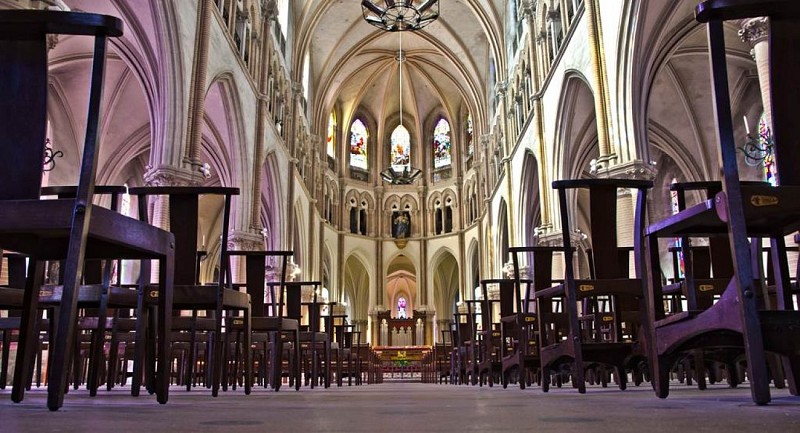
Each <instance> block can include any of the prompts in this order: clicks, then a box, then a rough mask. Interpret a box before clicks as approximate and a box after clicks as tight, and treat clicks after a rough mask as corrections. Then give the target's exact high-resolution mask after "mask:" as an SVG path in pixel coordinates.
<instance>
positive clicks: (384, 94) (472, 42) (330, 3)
mask: <svg viewBox="0 0 800 433" xmlns="http://www.w3.org/2000/svg"><path fill="white" fill-rule="evenodd" d="M292 3H293V7H294V8H295V10H294V17H295V18H296V19H295V22H294V24H295V26H296V27H295V28H296V33H295V34H296V38H297V39H296V41H295V42H296V43H295V44H294V46H295V47H296V51H295V62H294V67H295V70H296V71H298V70H301V67H302V64H303V61H304V58H305V53H306V52H308V53H309V55H310V65H311V68H310V70H311V81H312V82H313V83H315V84H314V86H313V93H312V96H311V100H310V101H309V103H310V106H311V107H313V108H312V110H313V111H312V112H311V119H310V120H311V124H312V125H325V124H326V121H325V120H326V119H327V116H328V113H329V112H330V111H331V110H332V109H333V108H338V109H339V110H340V112H341V113H342V120H343V121H344V122H348V121H349V120H350V119H352V116H353V115H354V113H356V111H357V110H361V111H360V112H361V113H364V112H365V113H366V114H367V115H369V116H371V117H372V119H373V120H374V121H376V122H377V123H378V124H383V123H385V122H386V121H387V120H389V119H397V118H398V117H399V111H400V83H399V76H398V74H399V73H400V70H399V64H400V62H398V61H397V60H396V58H397V54H398V50H399V46H400V43H401V42H400V38H401V37H402V46H403V52H404V53H405V57H406V61H405V62H403V70H402V75H403V86H402V87H403V90H402V94H403V112H404V114H403V116H404V124H406V125H411V127H410V128H409V129H411V130H412V134H413V130H414V129H416V130H419V127H421V126H422V122H423V121H424V120H425V119H427V117H428V116H430V115H431V114H445V115H448V116H456V115H458V114H459V112H460V110H462V106H463V108H466V109H468V110H470V112H472V114H473V116H474V117H475V118H476V121H478V122H480V121H482V119H483V116H485V112H486V111H487V110H486V107H485V103H486V100H487V95H488V93H489V89H488V88H487V87H488V84H487V83H488V81H489V80H488V78H489V70H490V63H491V62H494V63H495V64H496V66H497V69H498V70H500V69H501V66H502V64H503V62H504V61H503V56H504V54H503V53H504V48H503V47H504V44H503V42H502V34H503V31H502V29H503V15H504V8H505V7H506V5H507V2H506V1H503V0H464V1H441V2H440V3H441V8H440V18H439V19H438V20H436V21H435V22H433V23H432V24H430V25H429V26H427V27H425V28H424V29H422V30H419V31H416V32H403V33H402V36H401V35H400V33H397V32H394V33H393V32H385V31H382V30H379V29H377V28H375V27H372V26H371V25H369V24H367V23H366V22H365V21H364V19H363V18H362V11H361V5H360V3H361V2H359V1H352V0H347V1H344V0H307V1H302V2H301V1H297V2H296V3H295V2H292ZM301 4H302V7H301V6H300V5H301ZM415 125H416V126H417V128H415V127H414V126H415ZM318 127H320V126H318Z"/></svg>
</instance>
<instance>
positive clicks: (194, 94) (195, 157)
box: [183, 0, 214, 179]
mask: <svg viewBox="0 0 800 433" xmlns="http://www.w3.org/2000/svg"><path fill="white" fill-rule="evenodd" d="M198 7H199V11H198V17H197V30H196V32H195V41H194V62H193V63H192V75H191V85H190V90H189V91H190V93H189V111H188V118H189V128H188V130H187V133H186V149H185V150H184V154H183V163H184V164H185V166H187V167H189V168H190V169H192V170H193V171H194V170H196V169H197V168H198V167H199V166H200V165H201V163H200V139H201V133H202V130H203V114H204V112H205V99H206V84H207V83H206V80H207V74H208V43H209V29H210V27H211V13H212V12H211V8H213V7H214V5H213V4H212V1H211V0H201V1H200V3H199V5H198ZM198 179H199V178H198Z"/></svg>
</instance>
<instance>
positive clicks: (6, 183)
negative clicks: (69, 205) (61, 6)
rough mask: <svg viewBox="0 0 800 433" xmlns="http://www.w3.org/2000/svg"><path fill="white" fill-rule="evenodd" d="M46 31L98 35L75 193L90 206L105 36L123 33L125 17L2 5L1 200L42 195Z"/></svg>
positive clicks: (0, 42)
mask: <svg viewBox="0 0 800 433" xmlns="http://www.w3.org/2000/svg"><path fill="white" fill-rule="evenodd" d="M48 33H61V34H74V35H93V36H95V42H94V54H93V56H94V58H93V62H92V66H91V77H92V78H91V84H90V90H89V107H88V117H87V120H86V135H85V138H84V145H83V149H82V152H83V153H82V162H81V171H80V175H79V188H78V194H76V201H80V200H83V201H84V203H87V206H88V204H89V203H90V202H91V197H92V194H93V189H94V179H95V172H96V169H97V154H98V152H97V135H98V122H99V116H100V103H101V100H102V91H103V78H104V72H105V54H106V44H107V40H106V38H107V37H116V36H121V35H122V21H120V20H119V19H118V18H115V17H110V16H105V15H96V14H85V13H75V12H56V11H34V10H3V11H0V119H3V122H4V125H8V126H9V127H3V128H2V131H0V200H24V199H30V200H33V199H38V198H39V189H40V187H41V185H42V168H43V166H42V165H43V156H44V154H45V152H44V150H45V140H46V129H47V93H48V87H49V85H48V58H47V51H48V41H47V34H48ZM11 125H14V127H10V126H11ZM23 125H24V127H23Z"/></svg>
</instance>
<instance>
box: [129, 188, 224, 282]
mask: <svg viewBox="0 0 800 433" xmlns="http://www.w3.org/2000/svg"><path fill="white" fill-rule="evenodd" d="M130 193H131V194H134V195H136V196H138V198H139V218H140V219H141V220H143V221H149V218H148V212H147V198H148V197H151V196H167V197H169V230H170V231H171V232H172V233H173V234H174V235H175V275H174V281H175V285H196V284H198V281H197V278H198V272H197V267H198V263H197V257H198V255H197V253H198V251H200V249H199V248H198V245H197V244H198V242H197V239H198V233H199V230H198V229H199V224H200V207H199V206H200V197H201V196H204V195H215V196H221V197H223V199H224V203H223V209H222V230H221V233H220V236H221V238H220V254H219V264H218V265H219V270H220V273H221V274H222V275H220V277H219V284H226V282H230V276H229V275H226V274H227V273H228V270H229V269H230V267H229V265H228V263H227V261H228V232H229V227H230V214H231V197H232V196H234V195H238V194H239V188H229V187H206V186H185V187H183V186H153V187H137V188H131V189H130Z"/></svg>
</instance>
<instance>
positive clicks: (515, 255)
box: [501, 246, 563, 389]
mask: <svg viewBox="0 0 800 433" xmlns="http://www.w3.org/2000/svg"><path fill="white" fill-rule="evenodd" d="M559 251H563V248H561V247H545V246H542V247H512V248H510V249H509V252H510V253H511V254H512V255H511V260H512V264H513V266H514V279H513V281H514V296H515V299H514V308H515V310H514V312H513V313H512V314H511V315H508V316H504V317H502V318H501V322H502V324H503V327H502V332H503V344H504V346H505V348H504V353H503V387H507V386H508V383H509V379H510V374H511V372H512V371H513V370H515V369H516V370H517V375H518V377H519V379H518V380H519V387H520V389H525V386H526V385H528V384H530V383H531V375H532V374H535V375H536V379H537V382H538V383H540V384H541V378H540V375H539V366H540V364H541V359H540V358H539V335H540V334H541V333H542V332H544V330H540V329H539V325H540V321H539V317H538V311H537V306H536V302H535V300H534V296H535V292H536V290H538V289H545V288H549V287H552V286H553V283H554V282H553V255H554V254H555V253H556V252H559ZM520 254H526V255H528V257H529V260H527V263H528V264H529V274H531V275H533V279H532V280H530V279H523V278H521V276H520V266H519V262H520V260H519V255H520ZM523 293H524V294H525V295H524V297H523V296H522V294H523ZM549 314H550V317H551V318H550V319H548V321H549V322H552V321H553V319H552V311H550V312H549Z"/></svg>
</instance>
